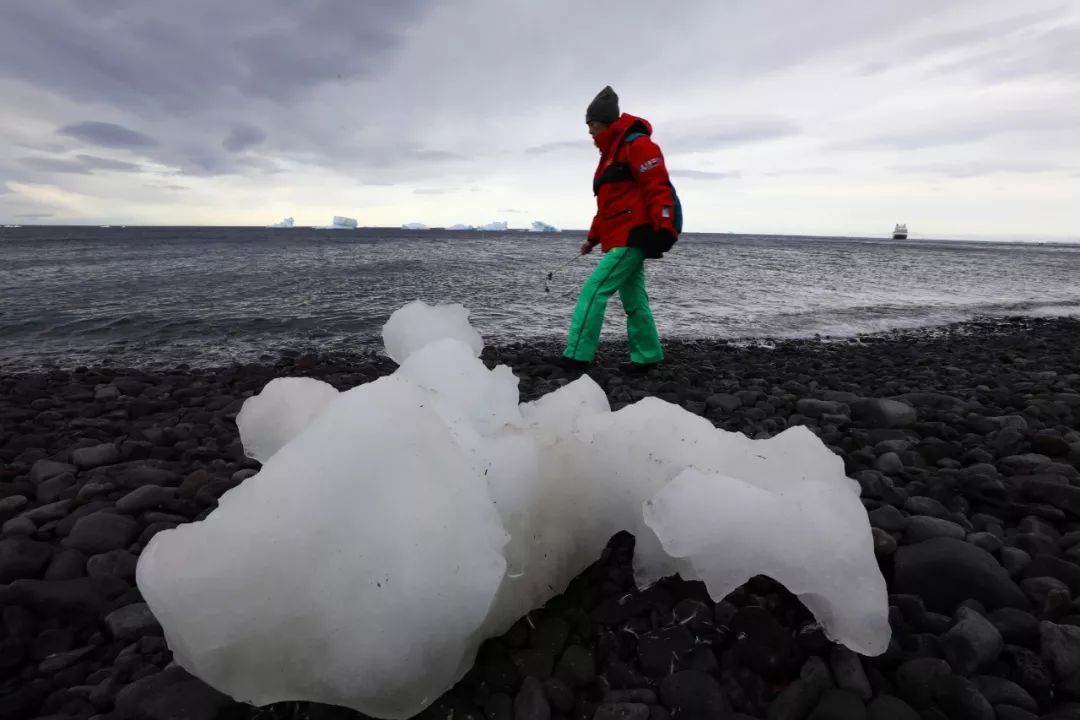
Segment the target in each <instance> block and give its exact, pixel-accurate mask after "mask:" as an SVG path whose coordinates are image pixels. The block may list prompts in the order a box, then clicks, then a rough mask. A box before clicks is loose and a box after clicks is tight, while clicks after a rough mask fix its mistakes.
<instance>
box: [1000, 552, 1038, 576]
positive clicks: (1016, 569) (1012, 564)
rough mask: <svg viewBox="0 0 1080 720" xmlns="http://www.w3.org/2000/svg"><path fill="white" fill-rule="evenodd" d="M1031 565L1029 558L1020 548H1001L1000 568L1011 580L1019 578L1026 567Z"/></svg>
mask: <svg viewBox="0 0 1080 720" xmlns="http://www.w3.org/2000/svg"><path fill="white" fill-rule="evenodd" d="M1029 565H1031V556H1030V555H1028V554H1027V553H1026V552H1024V551H1023V550H1021V549H1020V548H1014V547H1003V548H1001V566H1002V567H1003V568H1005V571H1006V572H1007V573H1008V574H1009V577H1011V578H1017V577H1020V575H1022V574H1023V572H1024V571H1025V570H1027V568H1028V566H1029Z"/></svg>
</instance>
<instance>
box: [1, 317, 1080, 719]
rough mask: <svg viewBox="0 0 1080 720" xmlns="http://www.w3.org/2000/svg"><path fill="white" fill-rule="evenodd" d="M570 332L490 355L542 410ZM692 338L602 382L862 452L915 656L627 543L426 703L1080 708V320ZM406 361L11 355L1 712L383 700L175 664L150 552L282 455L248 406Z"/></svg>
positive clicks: (621, 710)
mask: <svg viewBox="0 0 1080 720" xmlns="http://www.w3.org/2000/svg"><path fill="white" fill-rule="evenodd" d="M560 349H561V346H560V344H559V342H558V341H556V340H552V341H550V342H544V341H539V342H534V341H524V342H517V343H514V342H509V343H502V344H498V345H489V347H487V348H486V349H485V351H484V353H483V355H482V357H483V358H484V360H485V362H486V363H487V364H488V365H489V367H490V366H492V365H494V364H496V363H499V364H506V365H509V366H510V367H511V368H513V370H514V372H515V374H516V375H517V376H518V377H519V378H520V385H519V389H520V395H521V401H522V402H525V401H529V400H534V399H536V398H537V397H539V396H540V395H543V394H545V393H547V392H550V391H552V390H554V389H557V388H558V387H560V386H561V385H563V384H565V383H566V382H567V381H568V379H569V378H568V376H567V375H566V373H564V372H563V371H561V370H559V369H557V368H554V367H552V366H549V365H545V364H544V363H543V362H542V358H544V357H545V356H549V355H551V354H557V353H558V352H559V350H560ZM665 350H666V353H667V361H666V363H665V365H664V366H663V367H662V368H661V369H660V370H658V371H656V372H654V373H653V374H651V375H648V376H645V377H624V376H622V375H621V374H619V372H618V364H619V363H620V362H623V361H624V360H625V359H626V358H625V346H624V342H622V341H620V342H606V343H604V344H603V345H602V347H601V355H600V356H599V358H598V362H597V363H596V366H595V368H594V370H592V371H591V372H590V375H591V376H592V377H593V379H594V380H595V381H596V382H597V383H598V384H599V385H600V387H601V388H603V389H604V391H605V393H606V394H607V396H608V399H609V401H610V402H611V403H612V406H613V408H614V409H618V408H620V407H623V406H625V405H627V404H630V403H632V402H635V401H636V400H638V399H640V398H642V397H645V396H657V397H660V398H661V399H664V400H668V401H670V402H675V403H677V404H679V405H681V406H682V407H684V408H686V409H687V410H689V411H690V412H694V413H696V414H699V415H702V416H703V417H706V418H707V419H709V420H710V421H711V422H713V424H714V425H716V426H717V427H720V428H722V429H725V430H730V431H738V432H743V433H746V434H747V435H749V436H750V437H756V436H768V435H773V434H776V433H777V432H780V431H782V430H783V429H785V428H786V427H790V426H792V425H795V424H801V425H806V426H807V427H809V428H810V429H811V430H813V431H814V432H815V433H816V434H817V435H818V437H819V438H821V440H822V441H823V442H824V443H825V444H826V445H828V446H829V447H830V448H832V449H833V450H834V452H837V453H838V454H840V455H841V456H843V457H844V460H845V468H846V470H847V473H848V475H849V476H851V477H853V478H854V479H855V480H856V481H857V482H858V483H859V485H860V487H861V488H862V496H863V503H864V505H865V506H866V508H867V511H868V514H869V518H870V524H871V526H872V527H873V528H874V540H875V549H876V551H877V555H878V559H879V564H880V566H881V569H882V572H883V574H884V576H885V578H886V580H887V582H888V585H889V589H890V593H891V595H890V604H891V605H892V620H893V626H894V643H893V646H892V647H890V649H889V651H888V652H887V653H886V654H885V655H883V656H881V657H879V658H861V659H860V658H858V657H857V656H855V655H853V654H852V653H850V652H845V651H844V650H843V649H840V648H836V647H833V646H831V645H830V644H829V643H828V642H827V641H826V640H825V639H824V637H823V636H822V634H821V632H820V628H817V627H816V624H815V623H813V622H812V618H811V617H810V616H809V614H808V613H807V612H806V610H805V608H803V607H802V605H801V603H799V602H798V601H797V599H795V598H794V597H793V596H791V595H790V594H789V593H787V591H786V590H784V589H783V588H781V587H779V586H778V585H776V583H773V582H772V581H770V580H768V579H764V578H757V579H754V580H752V581H751V582H749V583H748V584H747V585H746V586H744V587H743V588H741V589H740V590H738V591H736V592H735V593H733V594H732V595H731V596H729V597H728V598H726V599H725V600H724V601H723V602H719V603H715V602H713V601H712V600H711V599H709V598H708V597H707V595H705V594H704V592H703V588H702V587H701V586H700V584H698V583H686V582H682V581H680V580H678V579H668V580H665V581H663V582H661V583H660V584H658V585H657V586H654V587H653V588H650V589H649V590H646V591H644V592H638V591H637V590H636V589H635V588H633V586H632V578H631V575H630V570H629V560H630V557H631V555H632V539H630V538H628V537H627V536H625V535H619V536H616V537H615V538H614V539H613V541H612V543H611V544H610V545H609V548H608V550H607V551H605V553H604V554H603V556H602V557H601V558H599V559H598V562H597V564H596V565H594V566H592V567H591V568H589V569H587V570H586V571H585V572H583V573H582V574H581V575H579V576H578V578H576V579H575V580H574V581H573V582H572V583H571V586H570V588H568V589H567V591H566V592H565V593H563V594H562V595H560V596H558V597H556V598H555V599H553V600H552V601H551V602H549V603H548V605H547V606H546V607H545V608H542V609H537V610H536V611H535V612H533V613H530V615H529V618H528V620H527V621H526V620H523V621H521V622H519V623H518V624H517V625H515V626H514V628H512V629H511V630H510V631H509V632H508V633H507V635H505V636H504V637H502V638H499V639H496V640H492V641H489V642H488V643H486V644H485V645H484V647H483V648H482V650H481V653H480V655H479V657H478V658H477V662H476V665H475V666H474V668H473V670H472V671H470V672H469V673H468V674H467V675H466V677H465V678H464V679H463V680H462V681H461V683H459V684H458V686H456V687H455V689H454V690H452V691H451V692H450V693H448V694H447V695H446V696H444V697H443V698H442V699H441V700H440V701H439V702H438V703H437V704H436V706H435V707H433V708H432V709H431V710H429V711H427V712H425V714H424V715H425V716H427V717H432V718H436V717H439V718H443V717H447V716H448V715H449V714H450V713H453V715H454V717H456V718H458V720H460V719H461V718H462V717H476V718H485V717H486V718H488V720H496V718H497V719H498V720H510V718H512V717H514V716H515V714H516V716H517V717H548V716H550V717H558V718H574V720H579V719H580V720H592V718H594V717H596V718H601V719H602V720H603V719H606V718H614V717H616V716H619V717H630V718H642V719H644V718H650V719H652V718H655V719H656V720H666V718H669V717H671V715H672V713H673V712H675V713H676V714H677V715H679V716H680V717H681V716H683V715H685V716H686V717H715V716H718V715H720V714H721V713H723V712H727V711H732V712H738V713H742V715H741V716H740V715H737V714H731V715H729V717H733V718H740V717H741V718H743V719H744V720H745V718H762V719H764V718H774V717H791V718H805V717H808V716H809V715H810V713H811V712H812V711H814V710H815V708H824V709H822V710H819V712H822V713H824V712H826V711H827V710H829V711H831V712H832V713H833V714H831V715H822V717H862V716H865V713H866V712H867V711H868V709H869V712H870V713H871V717H881V718H893V717H894V718H903V717H912V716H911V715H905V714H903V713H904V710H905V709H906V710H911V711H912V712H914V711H915V710H920V711H923V712H924V717H947V718H954V717H955V718H961V717H965V718H966V717H973V718H974V717H978V718H983V717H988V718H993V717H994V715H995V712H996V713H997V717H1002V716H1005V717H1008V718H1025V717H1035V718H1040V717H1041V718H1054V720H1057V719H1058V718H1065V717H1074V716H1075V715H1069V714H1068V713H1070V712H1072V713H1078V712H1080V659H1075V658H1074V655H1072V654H1070V652H1069V650H1068V648H1069V647H1070V643H1072V642H1073V641H1076V642H1080V319H1076V318H1061V319H1044V318H1012V319H1004V320H988V321H975V322H966V323H957V324H953V325H949V326H944V327H937V328H921V329H916V330H904V331H889V332H886V333H875V334H873V335H863V336H857V337H853V338H840V339H824V338H823V339H804V340H775V341H760V342H757V343H752V344H745V345H741V344H737V343H733V342H731V341H722V340H720V341H717V340H707V339H701V340H686V341H678V340H676V341H666V342H665ZM394 367H395V365H394V363H393V362H392V361H390V360H389V359H388V358H386V357H383V356H381V355H378V354H374V353H370V352H369V353H355V354H349V355H317V354H312V353H305V352H297V351H290V352H289V354H288V356H281V357H279V358H278V359H276V360H274V361H273V362H269V363H262V364H260V363H252V364H235V365H231V366H226V367H218V368H186V367H183V366H178V367H175V368H171V369H161V370H139V369H137V368H119V367H116V368H109V367H93V368H85V369H80V370H78V371H64V370H50V369H41V370H39V371H35V372H27V373H10V372H7V371H0V524H2V527H3V530H2V533H0V537H2V539H0V543H3V544H4V546H5V547H4V552H2V553H0V605H4V606H5V607H10V608H17V609H13V610H10V611H8V610H5V615H4V625H3V634H2V635H0V664H2V666H3V667H4V669H5V671H6V672H7V674H8V675H9V679H8V680H5V681H2V682H0V716H2V717H4V718H9V717H10V718H12V720H20V719H21V718H25V719H26V720H31V719H32V718H35V717H39V716H44V715H57V714H63V715H67V716H69V717H77V718H87V719H88V718H90V717H92V716H94V715H101V716H106V717H109V716H112V717H117V718H120V717H124V716H133V717H139V718H150V719H151V720H156V719H157V718H158V717H161V718H164V712H165V708H164V707H162V704H167V703H168V702H177V701H178V700H179V699H181V698H184V699H185V700H187V701H189V706H188V707H189V716H190V717H191V718H199V720H202V718H206V720H211V719H212V718H214V717H216V716H218V715H219V713H231V716H232V717H245V718H247V717H250V718H255V717H259V718H282V719H283V720H284V718H287V717H288V718H297V717H311V718H315V717H320V718H326V717H335V718H336V717H342V718H345V717H358V715H356V714H355V713H352V712H351V711H346V710H340V709H337V710H334V709H330V708H326V707H318V706H315V705H314V704H309V703H281V704H278V705H275V706H270V707H268V708H263V709H255V708H248V707H243V706H237V705H236V704H234V703H232V702H231V701H229V700H228V699H227V698H224V697H222V696H220V695H219V694H217V693H215V692H214V691H212V690H211V689H209V688H207V687H206V686H205V685H203V684H202V683H200V682H199V681H197V680H195V679H193V678H190V676H187V675H186V673H183V671H181V670H179V669H178V668H170V667H169V662H170V660H171V654H170V653H169V652H168V650H167V648H166V646H165V641H164V639H163V638H162V637H161V629H160V627H159V626H158V625H157V623H156V621H155V620H154V619H153V617H152V616H149V613H148V611H147V610H146V609H145V606H144V605H142V604H141V603H142V598H141V596H140V595H139V592H138V590H137V588H136V587H135V585H134V580H133V574H134V564H135V562H136V560H137V556H138V553H139V552H140V551H141V549H142V548H143V547H145V545H146V543H147V542H148V541H149V539H150V538H151V537H152V536H153V535H154V534H155V533H156V532H160V531H162V530H165V529H168V528H171V527H175V526H176V525H178V524H181V523H185V522H190V521H192V520H197V519H200V518H201V517H205V515H206V514H208V513H209V512H211V511H212V510H213V508H214V507H216V504H217V500H218V498H219V497H220V496H221V495H222V494H223V493H224V492H227V491H228V490H229V489H231V488H232V487H235V486H236V485H238V484H240V483H241V482H244V481H245V480H246V479H247V478H248V477H250V476H251V475H253V474H254V473H255V472H256V471H257V469H258V467H259V465H258V463H256V462H254V461H252V460H249V459H245V458H244V457H243V455H242V448H240V445H239V435H238V433H237V431H236V427H235V423H234V422H233V419H234V418H235V415H236V412H238V411H239V408H240V405H241V404H242V402H243V399H244V398H245V396H247V395H249V394H250V393H253V392H257V391H258V390H259V389H261V388H262V386H263V385H264V384H265V383H266V382H267V381H269V380H270V379H272V378H274V377H279V376H284V375H300V376H309V377H317V378H320V379H323V380H326V381H327V382H330V383H331V384H333V385H335V386H336V387H338V388H339V389H342V388H347V387H352V386H354V385H357V384H359V383H363V382H368V381H370V380H373V379H376V378H377V377H380V376H383V375H386V374H389V373H390V372H392V371H393V369H394ZM866 398H869V399H882V398H894V399H898V400H899V401H900V402H902V403H903V404H904V405H906V406H909V407H911V408H912V409H913V410H914V415H915V416H914V417H911V416H910V414H909V413H900V414H899V415H897V414H896V413H895V412H894V411H895V408H893V411H882V412H875V411H874V410H873V407H877V406H875V405H873V403H871V404H870V405H867V404H865V403H861V400H862V399H866ZM620 598H621V600H620ZM628 600H629V601H628ZM901 706H907V707H906V708H904V707H901ZM845 708H846V709H847V710H845ZM912 708H914V710H913V709H912ZM1001 708H1005V709H1004V710H1002V709H1001ZM890 709H891V711H892V714H884V713H887V712H890ZM987 711H989V712H990V715H989V716H987V715H986V712H987ZM843 712H848V714H839V713H843ZM860 712H861V713H863V715H860V714H859V713H860ZM545 713H547V714H545ZM605 713H606V714H605ZM874 713H878V714H876V715H875V714H874ZM934 713H937V714H936V715H935V714H934ZM1009 713H1011V714H1009ZM1024 713H1026V714H1024ZM110 714H112V715H110Z"/></svg>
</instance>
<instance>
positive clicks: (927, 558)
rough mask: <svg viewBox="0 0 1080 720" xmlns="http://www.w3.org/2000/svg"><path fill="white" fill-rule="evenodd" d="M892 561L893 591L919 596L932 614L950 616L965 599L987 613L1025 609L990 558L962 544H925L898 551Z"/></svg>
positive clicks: (937, 540) (1019, 595)
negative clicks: (1012, 608)
mask: <svg viewBox="0 0 1080 720" xmlns="http://www.w3.org/2000/svg"><path fill="white" fill-rule="evenodd" d="M895 557H896V564H895V569H894V586H895V589H896V591H898V592H902V593H910V594H915V595H919V596H920V597H922V598H923V599H924V600H925V601H926V605H927V607H929V608H930V609H932V610H938V611H941V612H945V613H951V612H952V610H953V608H955V607H956V606H957V605H959V604H960V603H961V602H963V601H964V600H966V599H968V598H975V599H977V600H979V601H980V602H981V603H983V604H984V605H985V606H986V607H988V608H990V609H996V608H999V607H1003V606H1005V607H1026V605H1027V599H1026V598H1025V597H1024V594H1023V593H1022V592H1021V591H1020V588H1019V587H1017V585H1016V583H1014V582H1013V581H1012V579H1010V578H1009V576H1008V574H1007V573H1006V572H1005V571H1004V570H1003V569H1002V567H1001V566H1000V565H999V564H998V563H997V561H996V560H994V557H993V556H992V555H990V554H989V553H987V552H986V551H984V550H980V549H979V548H977V547H975V546H974V545H971V544H969V543H966V542H963V541H962V540H956V539H953V538H935V539H933V540H927V541H925V542H921V543H919V544H917V545H909V546H906V547H901V548H900V549H899V550H897V552H896V556H895Z"/></svg>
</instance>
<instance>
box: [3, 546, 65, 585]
mask: <svg viewBox="0 0 1080 720" xmlns="http://www.w3.org/2000/svg"><path fill="white" fill-rule="evenodd" d="M52 556H53V549H52V547H51V546H50V545H48V544H47V543H42V542H36V541H34V540H27V539H24V538H9V539H7V540H0V585H2V584H5V583H9V582H12V581H13V580H19V579H22V578H30V579H36V578H39V577H41V576H42V574H43V573H44V572H45V569H46V568H47V567H48V566H49V561H50V560H51V559H52Z"/></svg>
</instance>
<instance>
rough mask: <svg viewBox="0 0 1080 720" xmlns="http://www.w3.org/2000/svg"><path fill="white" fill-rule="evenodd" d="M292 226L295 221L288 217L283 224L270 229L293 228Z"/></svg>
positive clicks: (275, 224)
mask: <svg viewBox="0 0 1080 720" xmlns="http://www.w3.org/2000/svg"><path fill="white" fill-rule="evenodd" d="M292 226H293V219H292V218H291V217H287V218H285V219H284V220H282V221H281V222H276V223H274V224H273V225H271V226H270V227H272V228H291V227H292Z"/></svg>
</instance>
